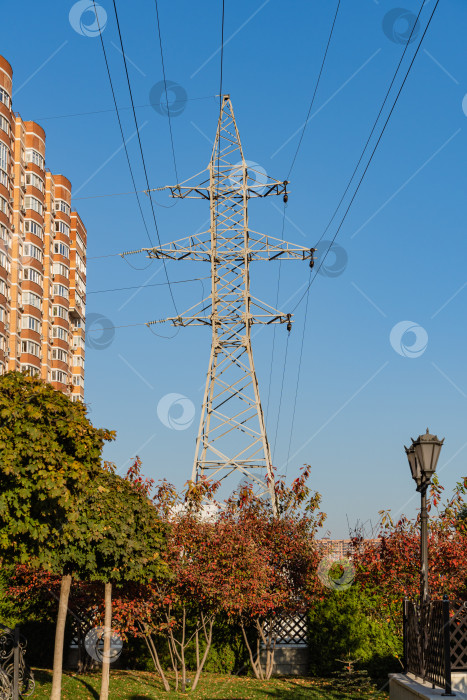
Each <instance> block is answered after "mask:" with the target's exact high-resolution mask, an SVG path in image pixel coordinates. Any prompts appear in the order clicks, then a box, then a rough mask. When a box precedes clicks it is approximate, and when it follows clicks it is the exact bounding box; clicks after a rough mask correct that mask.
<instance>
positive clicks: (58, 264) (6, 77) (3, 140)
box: [0, 56, 86, 401]
mask: <svg viewBox="0 0 467 700" xmlns="http://www.w3.org/2000/svg"><path fill="white" fill-rule="evenodd" d="M12 80H13V71H12V68H11V66H10V64H9V63H8V61H7V60H5V59H4V58H3V57H2V56H0V374H3V373H4V372H6V371H8V370H19V371H25V372H29V373H30V374H34V375H38V376H41V377H42V378H43V379H44V380H45V381H47V382H50V383H51V384H52V385H53V386H54V387H55V388H56V389H59V390H61V391H63V392H65V393H68V394H69V395H70V396H71V398H72V400H74V401H82V400H83V396H84V320H85V304H86V229H85V227H84V224H83V222H82V221H81V219H80V217H79V215H78V214H77V213H76V212H74V211H72V210H71V183H70V181H69V180H68V179H67V178H66V177H65V176H64V175H54V174H52V173H51V172H50V170H48V169H47V167H46V161H45V155H46V153H45V132H44V130H43V129H42V127H40V126H39V124H36V123H35V122H31V121H23V119H22V118H21V117H20V115H19V114H16V113H14V112H13V111H12Z"/></svg>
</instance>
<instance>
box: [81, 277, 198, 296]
mask: <svg viewBox="0 0 467 700" xmlns="http://www.w3.org/2000/svg"><path fill="white" fill-rule="evenodd" d="M208 279H211V277H210V276H209V275H208V276H207V277H192V278H191V279H188V280H171V282H170V284H185V283H186V282H202V280H208ZM166 286H167V282H153V283H152V284H137V285H135V286H132V287H115V288H113V289H93V290H92V291H90V292H86V295H88V294H104V293H105V292H122V291H126V290H129V289H145V288H146V287H166Z"/></svg>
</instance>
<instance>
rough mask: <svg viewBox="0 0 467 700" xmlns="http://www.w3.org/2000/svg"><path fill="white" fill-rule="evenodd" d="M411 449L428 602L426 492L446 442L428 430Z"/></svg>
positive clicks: (422, 588) (408, 450)
mask: <svg viewBox="0 0 467 700" xmlns="http://www.w3.org/2000/svg"><path fill="white" fill-rule="evenodd" d="M411 440H412V444H411V446H410V447H405V451H406V454H407V459H408V460H409V465H410V471H411V473H412V478H413V480H414V481H415V483H416V484H417V491H418V492H419V493H420V494H421V501H422V505H421V511H420V530H421V532H420V602H421V603H422V604H423V603H425V602H426V601H427V599H428V596H429V594H430V590H429V587H428V511H427V508H426V492H427V489H428V486H429V485H430V482H431V479H432V477H433V474H434V473H435V471H436V465H437V463H438V459H439V453H440V452H441V447H442V445H443V442H444V438H443V439H442V440H438V438H437V436H436V435H430V433H429V431H428V428H427V429H426V433H425V435H419V436H418V438H417V439H416V440H414V439H413V438H411Z"/></svg>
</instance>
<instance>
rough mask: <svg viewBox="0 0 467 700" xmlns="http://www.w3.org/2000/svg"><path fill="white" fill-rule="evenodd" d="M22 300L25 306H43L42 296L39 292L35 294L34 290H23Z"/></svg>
mask: <svg viewBox="0 0 467 700" xmlns="http://www.w3.org/2000/svg"><path fill="white" fill-rule="evenodd" d="M21 301H22V303H23V306H26V304H27V305H28V306H34V307H35V308H36V309H40V308H41V306H42V303H41V298H40V296H39V295H38V294H34V292H23V294H22V296H21Z"/></svg>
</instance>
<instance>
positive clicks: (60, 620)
mask: <svg viewBox="0 0 467 700" xmlns="http://www.w3.org/2000/svg"><path fill="white" fill-rule="evenodd" d="M70 588H71V574H65V575H63V576H62V583H61V586H60V600H59V602H58V615H57V627H56V629H55V647H54V669H53V679H52V691H51V694H50V700H60V699H61V697H62V666H63V643H64V640H65V623H66V616H67V611H68V598H69V597H70Z"/></svg>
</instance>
